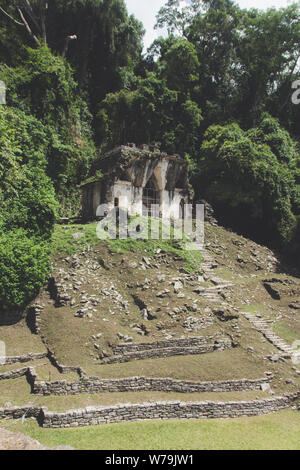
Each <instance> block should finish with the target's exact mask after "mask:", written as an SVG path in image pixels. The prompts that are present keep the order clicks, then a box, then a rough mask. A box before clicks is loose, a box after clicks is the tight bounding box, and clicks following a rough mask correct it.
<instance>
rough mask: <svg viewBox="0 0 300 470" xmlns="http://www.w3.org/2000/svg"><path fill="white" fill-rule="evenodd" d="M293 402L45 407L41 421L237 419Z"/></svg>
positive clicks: (50, 424) (47, 424) (55, 424)
mask: <svg viewBox="0 0 300 470" xmlns="http://www.w3.org/2000/svg"><path fill="white" fill-rule="evenodd" d="M291 403H292V400H291V398H289V397H276V398H268V399H265V400H255V401H248V402H246V401H240V402H209V401H206V402H205V401H203V402H190V403H183V402H180V401H174V402H156V403H141V404H127V405H115V406H111V407H87V408H84V409H79V410H70V411H67V412H64V413H54V412H50V411H48V410H47V408H42V410H41V415H40V419H41V424H42V426H43V427H44V428H69V427H77V426H90V425H98V424H105V423H119V422H122V421H138V420H155V419H203V418H238V417H242V416H257V415H262V414H269V413H273V412H275V411H278V410H281V409H284V408H288V407H289V406H290V405H291Z"/></svg>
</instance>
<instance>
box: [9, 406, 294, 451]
mask: <svg viewBox="0 0 300 470" xmlns="http://www.w3.org/2000/svg"><path fill="white" fill-rule="evenodd" d="M0 424H1V426H4V427H8V428H9V429H10V430H12V431H21V432H23V433H25V434H27V435H29V436H30V437H32V438H34V439H37V440H39V441H40V442H41V443H42V444H45V445H47V446H49V447H53V446H56V445H71V446H72V447H74V448H75V449H86V450H88V449H93V450H101V449H105V450H132V449H134V450H145V449H146V450H168V449H174V450H184V449H189V450H220V449H222V450H237V449H238V450H281V449H285V450H299V449H300V441H299V433H300V419H299V413H298V412H296V411H291V410H288V411H281V412H278V413H274V414H272V415H268V416H258V417H253V418H239V419H235V420H232V419H227V420H212V421H207V420H191V421H168V422H162V421H149V422H140V423H122V424H112V425H109V424H107V425H104V426H91V427H88V428H80V429H68V430H64V429H57V430H51V429H42V428H39V427H38V425H37V424H36V422H35V421H34V420H27V421H26V422H25V424H24V425H22V424H21V422H20V421H18V422H17V423H16V422H6V423H3V422H2V423H0Z"/></svg>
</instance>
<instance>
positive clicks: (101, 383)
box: [28, 368, 272, 395]
mask: <svg viewBox="0 0 300 470" xmlns="http://www.w3.org/2000/svg"><path fill="white" fill-rule="evenodd" d="M28 376H29V382H30V383H31V387H32V393H34V394H37V395H78V394H81V393H114V392H137V391H138V392H142V391H152V392H177V393H196V392H198V393H201V392H233V391H247V390H260V389H261V386H262V384H266V383H269V382H270V381H271V380H272V378H271V377H269V378H261V379H256V380H249V379H241V380H227V381H223V382H188V381H183V380H174V379H171V378H151V377H148V378H146V377H130V378H123V379H101V378H99V377H83V378H81V379H80V380H78V381H75V382H67V381H66V380H62V381H56V382H45V381H39V380H38V376H37V374H36V373H35V371H34V369H33V368H29V369H28Z"/></svg>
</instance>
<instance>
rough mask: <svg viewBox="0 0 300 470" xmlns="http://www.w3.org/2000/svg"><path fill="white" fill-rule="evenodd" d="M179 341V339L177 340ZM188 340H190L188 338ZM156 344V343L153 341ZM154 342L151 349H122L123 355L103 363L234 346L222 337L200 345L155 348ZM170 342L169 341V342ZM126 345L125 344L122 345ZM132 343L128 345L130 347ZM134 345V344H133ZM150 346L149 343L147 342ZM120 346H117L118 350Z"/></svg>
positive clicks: (220, 349) (199, 352) (182, 354)
mask: <svg viewBox="0 0 300 470" xmlns="http://www.w3.org/2000/svg"><path fill="white" fill-rule="evenodd" d="M177 341H179V340H177ZM187 341H188V340H187ZM153 344H154V345H155V344H156V343H153ZM153 344H151V343H149V345H150V346H151V349H150V347H149V349H146V350H139V349H138V350H133V351H132V352H126V350H124V349H123V350H122V354H121V355H117V356H111V357H109V358H107V359H103V360H102V364H114V363H123V362H129V361H134V360H142V359H153V358H158V357H170V356H188V355H191V354H206V353H210V352H213V351H217V350H218V351H223V350H224V349H228V348H231V347H232V343H231V341H230V339H228V338H221V339H218V340H216V341H215V342H214V343H207V342H201V344H199V345H198V346H193V342H192V343H191V344H192V345H190V346H171V347H170V346H168V347H159V348H155V347H154V348H153ZM168 344H169V343H168ZM121 346H124V345H121ZM129 346H130V345H128V347H129ZM132 346H133V345H132ZM135 346H136V345H135ZM147 346H148V344H147ZM118 348H119V347H116V348H115V349H117V350H118V351H120V350H119V349H118Z"/></svg>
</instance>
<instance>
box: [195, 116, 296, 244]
mask: <svg viewBox="0 0 300 470" xmlns="http://www.w3.org/2000/svg"><path fill="white" fill-rule="evenodd" d="M283 150H284V154H286V157H284V158H283V153H282V152H283ZM297 162H299V154H298V153H297V152H296V148H295V145H294V143H293V141H292V140H291V139H290V137H289V136H288V134H287V133H286V132H285V131H284V130H282V129H281V128H280V126H279V124H278V122H277V121H276V120H274V119H273V118H271V117H270V116H267V115H264V116H263V117H262V119H261V122H260V123H259V126H258V127H257V128H255V129H251V130H250V131H248V132H245V131H243V130H242V129H241V128H240V127H239V126H238V125H237V124H229V125H226V126H220V125H217V126H211V127H210V128H209V129H208V130H207V131H206V133H205V138H204V141H203V144H202V147H201V151H200V158H199V161H198V168H197V171H196V174H195V175H194V185H195V186H196V187H198V188H199V189H198V191H199V190H200V191H201V195H202V196H203V195H204V196H205V197H207V198H208V200H210V201H212V202H213V203H214V204H215V205H216V208H217V211H218V212H219V216H220V218H221V220H222V222H223V223H226V224H228V225H231V226H232V227H233V228H235V229H236V230H238V231H241V232H242V233H245V234H246V235H248V236H250V237H253V238H255V239H256V240H259V241H260V242H263V243H265V244H268V245H270V244H271V245H272V246H273V247H277V248H279V247H280V248H282V249H283V248H286V246H287V244H292V242H293V240H294V239H295V233H296V227H297V221H296V216H297V215H299V206H298V203H299V195H300V193H299V186H297ZM199 195H200V194H198V196H199ZM297 207H298V208H297Z"/></svg>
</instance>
